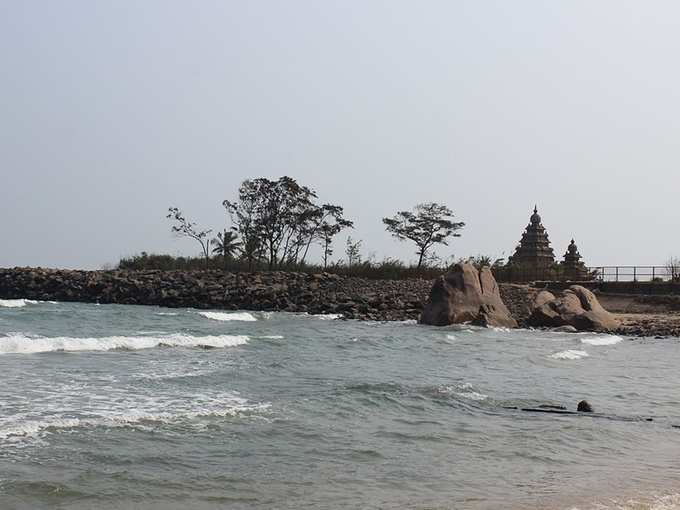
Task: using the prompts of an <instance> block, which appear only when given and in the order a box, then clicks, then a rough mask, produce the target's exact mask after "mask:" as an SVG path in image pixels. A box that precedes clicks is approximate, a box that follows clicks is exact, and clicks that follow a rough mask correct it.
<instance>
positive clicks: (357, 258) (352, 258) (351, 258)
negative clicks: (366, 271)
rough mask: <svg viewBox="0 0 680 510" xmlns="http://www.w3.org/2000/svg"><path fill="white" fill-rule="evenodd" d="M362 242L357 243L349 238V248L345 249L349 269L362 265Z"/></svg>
mask: <svg viewBox="0 0 680 510" xmlns="http://www.w3.org/2000/svg"><path fill="white" fill-rule="evenodd" d="M359 250H361V240H358V241H355V240H353V239H352V238H351V237H347V246H346V247H345V255H347V267H354V266H356V265H358V264H361V253H360V252H359Z"/></svg>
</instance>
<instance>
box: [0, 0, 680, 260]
mask: <svg viewBox="0 0 680 510" xmlns="http://www.w3.org/2000/svg"><path fill="white" fill-rule="evenodd" d="M678 26H680V3H678V2H675V1H668V2H660V1H642V0H639V1H637V2H624V1H620V0H612V1H603V0H598V1H592V0H584V1H574V0H569V1H566V0H565V1H561V2H558V1H554V2H547V1H543V0H540V1H538V0H537V1H498V2H494V1H486V0H472V1H458V2H456V1H452V0H446V1H441V2H438V1H415V0H413V1H409V2H404V1H395V0H385V1H371V0H361V1H342V2H341V1H319V0H309V1H292V0H287V1H233V2H229V1H214V2H212V1H207V0H201V1H195V2H189V1H181V2H180V1H169V0H158V1H150V0H144V1H137V0H135V1H113V0H111V1H101V0H82V1H68V0H60V1H48V0H45V1H31V0H21V1H16V0H0V63H1V71H0V73H1V74H0V216H1V218H2V235H1V237H0V266H13V265H43V266H59V267H86V268H97V267H100V266H101V265H102V264H105V263H115V262H117V260H118V258H119V257H120V256H121V255H129V254H132V253H135V252H139V251H142V250H146V251H149V252H170V253H175V254H179V253H182V254H195V253H197V252H198V249H197V248H198V245H194V244H193V243H192V242H191V241H188V240H178V239H176V238H173V237H172V235H171V234H170V225H169V222H168V220H166V219H165V212H166V210H167V208H168V206H170V205H176V206H178V207H180V208H182V209H183V210H184V211H185V212H186V214H187V216H189V217H190V218H192V219H195V220H196V221H198V222H199V223H200V224H201V225H205V226H209V227H214V228H223V226H224V224H225V222H226V215H225V213H224V209H223V208H222V206H221V202H222V200H224V199H225V198H234V197H235V195H236V189H237V187H238V185H239V183H240V182H241V181H242V180H243V179H245V178H249V177H259V176H267V177H274V178H275V177H279V176H281V175H290V176H292V177H295V178H296V179H298V180H299V181H300V182H301V183H303V184H306V185H308V186H310V187H312V188H314V189H316V190H317V192H318V194H319V197H320V199H321V200H322V201H329V202H332V203H337V204H339V205H342V206H344V207H345V209H346V212H347V216H348V217H350V218H351V219H353V220H354V221H355V223H356V229H355V231H354V232H353V233H352V234H351V235H352V236H353V237H355V238H359V239H362V240H363V247H364V248H363V252H364V255H367V254H369V253H371V252H374V253H375V255H376V256H377V257H378V259H380V258H382V257H384V256H398V257H401V258H405V259H411V260H414V259H415V256H414V255H413V248H412V246H410V245H407V244H403V243H399V242H398V241H396V240H393V239H392V238H391V237H390V236H389V235H388V234H387V233H386V232H385V231H384V228H383V225H382V223H381V221H380V219H381V218H382V217H383V216H387V215H391V214H393V213H394V212H395V211H397V210H399V209H405V208H410V207H411V206H413V205H414V204H416V203H419V202H425V201H437V202H443V203H445V204H447V205H448V206H449V207H451V208H452V209H453V211H454V212H455V214H456V218H457V220H459V221H465V222H466V223H467V227H466V228H465V230H464V231H463V236H462V237H461V238H460V239H456V240H454V242H453V244H452V245H451V246H450V247H443V248H441V249H439V250H438V252H439V253H440V254H441V255H442V256H448V255H451V254H455V255H456V256H464V255H470V254H477V253H485V254H489V255H494V256H502V255H506V256H507V255H509V254H510V253H511V252H512V250H513V248H514V246H515V245H516V243H517V241H518V240H519V238H520V237H521V234H522V230H523V229H524V227H525V226H526V224H527V223H528V219H529V215H530V213H531V209H532V208H533V205H534V203H538V205H539V209H540V212H541V215H542V216H543V223H544V225H545V226H546V227H547V228H548V231H549V233H550V238H551V240H552V245H553V248H554V249H555V253H556V255H559V256H561V255H562V254H563V253H564V251H565V250H566V247H567V244H568V242H569V239H570V238H571V237H572V236H574V237H575V238H576V240H577V243H578V245H579V247H580V250H581V253H582V254H583V255H584V257H585V260H586V262H587V263H588V264H591V265H596V264H662V263H663V262H664V261H665V260H666V259H667V258H668V257H669V256H670V255H671V254H675V255H680V200H679V198H680V143H679V139H678V137H679V136H680V68H679V67H678V63H677V61H678V55H679V54H680V30H678ZM344 239H345V236H344V235H343V236H341V238H340V239H339V242H337V243H336V255H341V254H342V252H343V245H344Z"/></svg>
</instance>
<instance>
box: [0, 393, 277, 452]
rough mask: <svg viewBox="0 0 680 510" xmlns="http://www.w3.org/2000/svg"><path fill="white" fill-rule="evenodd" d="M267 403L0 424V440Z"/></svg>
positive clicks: (239, 411) (165, 420)
mask: <svg viewBox="0 0 680 510" xmlns="http://www.w3.org/2000/svg"><path fill="white" fill-rule="evenodd" d="M270 406H271V404H270V403H268V402H267V403H261V404H252V403H249V402H248V401H247V400H246V399H242V398H238V397H235V396H229V397H228V398H227V399H223V398H218V399H216V401H215V402H213V403H203V404H201V405H199V406H198V407H196V408H193V409H192V408H185V407H179V408H176V409H171V410H168V411H165V410H160V409H154V410H151V411H144V410H137V409H121V410H115V411H112V412H107V413H100V414H97V415H94V416H87V417H78V418H74V417H64V416H59V415H56V416H46V417H44V418H33V419H29V420H25V421H20V422H14V423H4V424H1V425H0V440H2V441H7V440H9V441H10V442H12V441H17V440H21V439H27V438H29V439H30V438H37V437H41V436H43V435H45V434H47V433H50V432H55V431H57V430H64V429H73V428H82V427H127V426H144V425H153V424H157V423H161V424H170V423H176V422H183V421H192V420H197V419H201V418H224V417H229V416H238V415H243V414H248V413H255V412H258V411H262V410H265V409H268V408H269V407H270Z"/></svg>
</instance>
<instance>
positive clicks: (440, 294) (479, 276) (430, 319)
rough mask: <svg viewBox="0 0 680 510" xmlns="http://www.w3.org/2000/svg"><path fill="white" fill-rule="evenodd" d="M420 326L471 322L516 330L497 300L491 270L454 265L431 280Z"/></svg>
mask: <svg viewBox="0 0 680 510" xmlns="http://www.w3.org/2000/svg"><path fill="white" fill-rule="evenodd" d="M420 322H421V323H423V324H430V325H433V326H447V325H449V324H459V323H464V322H471V323H472V324H475V325H479V326H498V327H507V328H516V327H517V321H516V320H515V319H514V318H513V317H512V316H511V315H510V311H509V310H508V308H507V307H506V306H505V303H503V300H502V299H501V294H500V289H499V287H498V283H496V280H495V278H494V277H493V274H492V273H491V269H489V268H488V267H482V268H481V270H477V268H475V267H474V266H473V265H472V264H456V265H454V266H453V267H452V268H451V270H450V271H449V272H448V273H446V274H445V275H443V276H440V277H439V278H437V280H435V282H434V285H433V286H432V290H431V291H430V296H429V298H428V299H427V302H426V303H425V307H424V309H423V313H422V315H421V317H420Z"/></svg>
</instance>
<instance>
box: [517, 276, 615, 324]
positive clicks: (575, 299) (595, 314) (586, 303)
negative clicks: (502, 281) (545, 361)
mask: <svg viewBox="0 0 680 510" xmlns="http://www.w3.org/2000/svg"><path fill="white" fill-rule="evenodd" d="M528 323H529V325H531V326H535V327H551V328H552V327H560V326H573V327H574V328H576V329H577V330H579V331H615V330H616V329H618V328H619V327H620V326H621V323H620V321H619V320H618V319H616V317H614V315H613V314H611V313H609V312H608V311H607V310H605V309H604V308H603V307H602V305H600V303H599V301H598V300H597V298H596V297H595V294H593V293H592V292H590V291H589V290H588V289H586V288H585V287H581V286H580V285H572V286H571V287H569V288H568V289H567V290H565V291H564V292H563V293H562V296H560V297H555V296H554V295H553V294H552V293H550V292H548V291H541V292H539V293H538V295H537V296H536V298H535V300H534V309H533V311H532V313H531V316H530V317H529V320H528Z"/></svg>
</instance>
